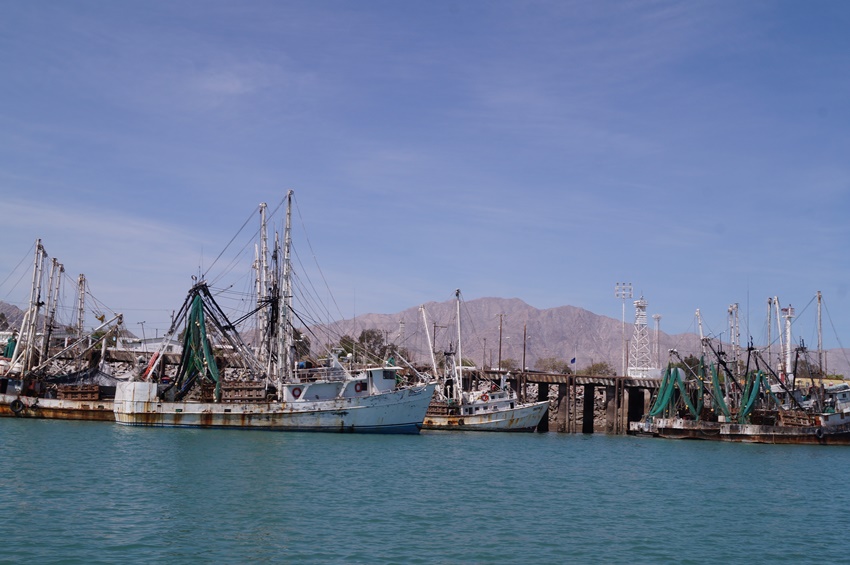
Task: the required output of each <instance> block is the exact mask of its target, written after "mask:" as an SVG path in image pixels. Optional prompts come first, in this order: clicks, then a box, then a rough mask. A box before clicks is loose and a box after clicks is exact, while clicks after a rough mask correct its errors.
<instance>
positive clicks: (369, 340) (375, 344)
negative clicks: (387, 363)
mask: <svg viewBox="0 0 850 565" xmlns="http://www.w3.org/2000/svg"><path fill="white" fill-rule="evenodd" d="M357 342H358V343H359V344H360V348H361V353H362V354H363V355H364V357H363V359H365V360H371V361H377V360H379V359H384V357H385V354H386V352H387V345H386V340H385V339H384V332H382V331H381V330H379V329H376V328H371V329H368V330H363V331H362V332H360V337H359V338H357Z"/></svg>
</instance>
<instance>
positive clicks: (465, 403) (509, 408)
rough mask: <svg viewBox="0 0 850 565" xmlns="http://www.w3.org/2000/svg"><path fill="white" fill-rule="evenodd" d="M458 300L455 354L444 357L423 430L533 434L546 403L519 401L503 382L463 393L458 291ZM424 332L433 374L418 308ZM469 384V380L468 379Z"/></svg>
mask: <svg viewBox="0 0 850 565" xmlns="http://www.w3.org/2000/svg"><path fill="white" fill-rule="evenodd" d="M455 297H456V298H457V334H458V342H457V348H456V350H455V351H449V352H448V353H446V355H445V360H446V370H445V375H444V377H443V378H442V379H440V381H439V384H438V385H437V390H436V392H435V393H434V398H433V400H432V401H431V405H430V406H429V407H428V413H427V414H426V415H425V422H424V424H423V429H426V430H464V431H480V432H533V431H534V430H535V429H536V428H537V425H538V424H539V423H540V420H541V419H542V418H543V417H544V415H545V414H546V410H547V408H548V406H549V403H548V402H546V401H543V402H521V401H520V399H519V397H518V396H517V393H516V391H514V390H513V389H512V388H511V387H510V386H509V385H507V384H506V382H505V379H504V378H503V379H502V382H501V383H500V384H499V385H496V384H495V383H492V384H488V385H487V387H486V388H485V389H483V390H481V389H479V390H466V391H465V390H463V388H464V386H463V383H464V378H463V366H462V362H461V359H462V357H461V346H460V335H461V327H460V290H457V291H455ZM421 311H422V317H423V323H424V324H425V333H426V334H428V346H429V348H430V349H431V352H432V357H431V362H432V364H433V366H434V367H433V368H434V372H435V373H436V372H437V367H436V360H435V359H434V357H433V351H434V348H433V346H432V345H431V336H430V333H428V322H427V320H426V319H425V310H424V308H423V309H421ZM468 380H470V381H471V379H468Z"/></svg>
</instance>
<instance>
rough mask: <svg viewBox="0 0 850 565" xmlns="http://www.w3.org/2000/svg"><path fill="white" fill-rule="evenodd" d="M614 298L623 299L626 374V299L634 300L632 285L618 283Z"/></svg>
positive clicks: (624, 370) (624, 369) (624, 367)
mask: <svg viewBox="0 0 850 565" xmlns="http://www.w3.org/2000/svg"><path fill="white" fill-rule="evenodd" d="M614 296H616V297H617V298H622V299H623V372H622V373H621V374H622V375H625V374H626V299H627V298H628V299H631V298H632V283H630V282H629V283H625V282H618V283H616V284H615V285H614Z"/></svg>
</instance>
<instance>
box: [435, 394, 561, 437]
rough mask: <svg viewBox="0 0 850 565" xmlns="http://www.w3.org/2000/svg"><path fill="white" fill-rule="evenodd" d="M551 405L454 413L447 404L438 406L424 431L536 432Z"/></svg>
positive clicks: (535, 404)
mask: <svg viewBox="0 0 850 565" xmlns="http://www.w3.org/2000/svg"><path fill="white" fill-rule="evenodd" d="M548 407H549V403H548V402H545V401H544V402H535V403H531V404H525V405H519V406H516V407H514V408H505V409H500V410H496V411H480V412H474V413H472V414H463V413H462V411H463V410H462V407H461V410H459V412H461V413H460V414H451V413H450V411H449V410H448V409H447V406H446V405H445V404H444V403H434V404H432V406H431V409H430V410H429V411H428V414H426V416H425V421H424V423H423V425H422V429H424V430H461V431H469V432H472V431H475V432H533V431H535V430H536V429H537V426H538V424H540V420H542V419H543V417H544V416H545V414H546V410H547V409H548Z"/></svg>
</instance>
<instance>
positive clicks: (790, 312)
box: [782, 304, 795, 384]
mask: <svg viewBox="0 0 850 565" xmlns="http://www.w3.org/2000/svg"><path fill="white" fill-rule="evenodd" d="M794 314H795V312H794V307H793V306H791V305H790V304H789V305H788V307H787V308H782V317H783V318H785V343H784V344H783V345H784V349H785V351H784V353H785V371H784V372H785V375H786V377H785V378H786V382H788V383H791V384H793V383H794V375H793V374H792V371H793V370H794V366H793V359H792V353H793V348H792V347H791V321H792V320H793V319H794Z"/></svg>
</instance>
